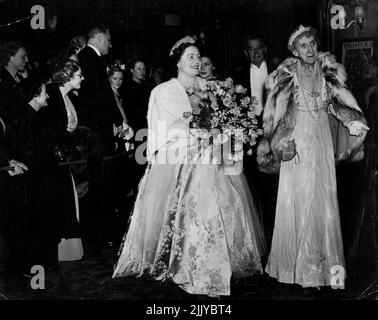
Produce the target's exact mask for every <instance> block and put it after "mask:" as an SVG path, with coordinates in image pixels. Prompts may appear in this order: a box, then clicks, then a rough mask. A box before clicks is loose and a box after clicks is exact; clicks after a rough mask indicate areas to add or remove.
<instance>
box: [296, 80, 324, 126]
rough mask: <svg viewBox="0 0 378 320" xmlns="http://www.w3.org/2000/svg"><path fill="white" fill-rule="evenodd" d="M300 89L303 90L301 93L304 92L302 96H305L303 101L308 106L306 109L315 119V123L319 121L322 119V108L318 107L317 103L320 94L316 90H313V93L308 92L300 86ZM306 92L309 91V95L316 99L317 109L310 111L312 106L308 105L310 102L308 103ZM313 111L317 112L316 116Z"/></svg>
mask: <svg viewBox="0 0 378 320" xmlns="http://www.w3.org/2000/svg"><path fill="white" fill-rule="evenodd" d="M299 87H300V88H301V92H302V95H303V99H304V101H305V104H306V108H307V111H308V112H309V114H310V116H311V118H313V119H314V120H315V121H319V117H320V108H319V106H318V102H317V101H316V98H318V97H320V93H319V92H318V91H316V90H312V91H309V90H306V89H304V88H302V86H301V85H299ZM305 91H307V93H308V95H309V96H310V97H311V98H313V99H314V102H315V109H313V110H311V109H310V106H309V104H308V101H307V98H306V93H305ZM313 111H315V115H313Z"/></svg>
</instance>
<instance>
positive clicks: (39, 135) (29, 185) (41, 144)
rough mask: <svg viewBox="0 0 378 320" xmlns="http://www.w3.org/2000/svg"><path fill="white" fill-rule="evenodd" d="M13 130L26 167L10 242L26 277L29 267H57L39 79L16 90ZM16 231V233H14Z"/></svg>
mask: <svg viewBox="0 0 378 320" xmlns="http://www.w3.org/2000/svg"><path fill="white" fill-rule="evenodd" d="M19 92H20V105H19V106H18V107H19V113H18V115H17V117H16V123H17V128H16V130H15V131H14V132H13V137H12V139H13V143H14V146H15V150H17V151H15V152H16V153H17V158H19V159H21V161H22V162H23V163H25V164H26V165H27V167H28V169H29V170H28V171H27V172H26V173H25V174H24V175H22V176H21V178H22V183H23V185H24V186H25V190H26V204H25V207H24V208H23V211H22V215H20V216H18V217H15V221H14V230H15V231H16V232H14V235H13V236H14V239H17V240H16V241H19V245H20V248H19V249H18V250H17V252H18V255H16V256H18V257H19V258H18V260H19V261H20V263H21V264H23V271H24V273H26V274H28V273H29V272H30V268H31V267H32V266H33V265H42V266H43V267H44V268H45V269H46V270H48V269H49V268H55V267H57V264H58V254H57V253H58V251H57V250H58V231H57V230H58V229H57V228H58V220H57V216H56V211H55V209H54V207H53V201H52V199H53V196H54V194H53V192H52V190H53V189H54V180H53V177H54V171H55V168H56V162H55V161H54V156H53V144H52V140H51V137H52V133H53V131H52V130H51V127H50V126H49V123H48V122H46V119H45V118H44V117H43V116H41V111H40V110H41V108H46V106H47V104H48V102H47V99H48V94H47V93H46V86H45V84H44V81H43V80H42V79H38V78H37V79H34V78H29V79H27V80H25V81H24V82H23V84H22V86H21V88H20V91H19ZM17 231H18V232H17Z"/></svg>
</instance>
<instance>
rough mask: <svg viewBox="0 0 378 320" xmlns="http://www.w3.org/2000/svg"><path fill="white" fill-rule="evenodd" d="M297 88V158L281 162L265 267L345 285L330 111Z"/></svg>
mask: <svg viewBox="0 0 378 320" xmlns="http://www.w3.org/2000/svg"><path fill="white" fill-rule="evenodd" d="M319 72H320V71H319ZM321 79H323V78H322V77H321ZM296 83H297V84H298V81H296ZM322 85H324V82H323V84H322ZM298 88H299V89H298V105H297V110H296V126H295V129H294V130H293V133H292V138H293V139H294V140H295V143H296V149H297V152H298V157H296V158H295V159H293V160H291V161H287V162H281V169H280V177H279V181H280V182H279V189H278V197H277V206H276V218H275V226H274V232H273V240H272V248H271V252H270V255H269V259H268V263H267V266H266V268H265V271H266V272H267V273H269V275H270V276H271V277H274V278H277V280H278V281H279V282H283V283H297V284H299V285H302V286H303V287H318V286H324V285H331V284H335V285H339V284H340V285H341V286H340V287H343V277H344V276H345V263H344V255H343V242H342V237H341V227H340V219H339V207H338V202H337V190H336V174H335V156H334V149H333V144H332V137H331V132H330V127H329V123H328V121H329V120H328V117H329V115H328V113H327V112H326V109H325V108H324V107H321V108H320V111H316V108H317V106H321V103H322V102H321V97H320V96H319V97H317V98H313V97H311V96H310V94H309V93H308V92H307V91H306V90H304V89H301V88H300V87H298ZM315 99H316V100H317V101H316V102H315ZM334 275H338V276H340V277H341V279H340V281H336V279H335V280H334V281H335V282H332V277H333V276H334Z"/></svg>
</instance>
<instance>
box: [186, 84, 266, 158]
mask: <svg viewBox="0 0 378 320" xmlns="http://www.w3.org/2000/svg"><path fill="white" fill-rule="evenodd" d="M246 93H247V89H245V88H244V87H243V86H241V85H239V84H237V85H234V83H233V80H232V79H231V78H227V79H226V80H225V81H219V80H213V81H208V82H207V83H206V90H200V89H196V88H194V89H193V94H195V95H196V96H197V97H198V99H199V103H198V108H195V109H194V110H193V111H192V112H185V113H184V114H183V116H184V118H185V119H187V121H188V123H189V127H190V128H192V129H194V130H191V133H192V134H194V135H196V136H197V137H198V138H199V139H209V138H210V140H211V143H213V144H214V145H219V144H225V143H227V142H229V143H231V152H230V153H229V154H227V159H228V160H233V161H238V160H241V159H242V158H243V155H244V152H243V144H244V145H246V146H247V148H248V152H247V154H248V155H251V154H252V147H253V146H254V145H255V144H256V139H257V138H258V136H259V135H262V134H263V130H262V129H260V128H258V121H257V119H256V106H257V104H258V102H257V99H256V97H251V98H250V97H248V96H247V94H246Z"/></svg>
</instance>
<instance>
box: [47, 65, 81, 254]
mask: <svg viewBox="0 0 378 320" xmlns="http://www.w3.org/2000/svg"><path fill="white" fill-rule="evenodd" d="M83 80H84V77H83V75H82V74H81V69H80V66H79V65H78V64H77V63H76V62H75V61H73V60H71V59H68V60H65V61H62V62H61V63H60V64H58V65H57V66H56V68H55V70H54V72H53V75H52V83H51V84H49V85H48V86H47V92H48V95H49V97H50V98H49V107H48V119H49V121H50V123H51V124H52V126H53V127H54V128H55V129H54V130H55V141H54V142H55V145H56V146H57V148H58V149H57V152H56V153H57V155H60V156H59V157H61V159H60V160H61V161H62V160H67V159H66V158H65V153H68V154H69V152H71V150H73V149H75V146H74V142H73V136H72V133H73V132H74V131H75V130H76V128H77V125H78V121H79V119H78V117H77V113H76V109H75V104H77V98H76V95H75V94H72V92H73V90H79V89H80V86H81V82H82V81H83ZM56 188H57V207H58V210H59V213H60V219H61V224H60V227H61V242H60V243H59V260H60V261H72V260H80V259H81V258H82V256H83V247H82V242H81V238H80V230H79V203H78V196H77V192H76V188H75V183H74V179H73V176H72V174H71V172H70V169H69V168H68V167H63V166H62V167H60V168H59V169H58V170H57V183H56Z"/></svg>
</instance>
